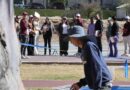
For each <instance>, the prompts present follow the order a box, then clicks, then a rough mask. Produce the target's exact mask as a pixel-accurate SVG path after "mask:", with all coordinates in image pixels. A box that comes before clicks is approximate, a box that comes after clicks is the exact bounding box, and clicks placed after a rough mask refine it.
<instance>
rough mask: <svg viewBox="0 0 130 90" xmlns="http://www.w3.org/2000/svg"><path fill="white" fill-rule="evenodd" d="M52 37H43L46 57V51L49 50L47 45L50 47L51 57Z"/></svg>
mask: <svg viewBox="0 0 130 90" xmlns="http://www.w3.org/2000/svg"><path fill="white" fill-rule="evenodd" d="M51 37H52V36H43V39H44V46H45V48H44V54H45V55H46V50H47V44H48V47H49V55H51Z"/></svg>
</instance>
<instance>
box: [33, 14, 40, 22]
mask: <svg viewBox="0 0 130 90" xmlns="http://www.w3.org/2000/svg"><path fill="white" fill-rule="evenodd" d="M34 19H35V20H36V21H39V19H40V14H39V13H38V12H35V13H34Z"/></svg>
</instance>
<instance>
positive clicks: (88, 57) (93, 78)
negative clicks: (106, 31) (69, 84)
mask: <svg viewBox="0 0 130 90" xmlns="http://www.w3.org/2000/svg"><path fill="white" fill-rule="evenodd" d="M82 60H83V61H86V63H85V64H84V72H85V78H83V79H81V80H80V81H79V82H78V85H79V87H81V86H85V85H88V86H89V88H90V89H94V90H98V89H99V88H101V87H103V86H105V84H106V83H107V82H109V81H111V80H112V77H111V74H110V72H109V70H108V68H107V65H106V62H105V60H104V58H103V56H102V54H101V52H100V50H99V48H98V47H97V45H96V44H94V43H93V42H92V41H90V40H88V41H86V43H85V45H84V48H83V49H82Z"/></svg>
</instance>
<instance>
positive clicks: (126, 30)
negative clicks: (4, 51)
mask: <svg viewBox="0 0 130 90" xmlns="http://www.w3.org/2000/svg"><path fill="white" fill-rule="evenodd" d="M125 19H126V23H125V24H124V27H123V35H122V36H123V41H124V54H123V55H127V45H128V47H129V54H130V17H129V16H126V18H125Z"/></svg>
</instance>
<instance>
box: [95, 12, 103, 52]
mask: <svg viewBox="0 0 130 90" xmlns="http://www.w3.org/2000/svg"><path fill="white" fill-rule="evenodd" d="M96 20H97V21H96V23H95V36H96V39H97V44H98V47H99V49H100V50H101V52H102V40H101V39H102V31H103V23H102V21H101V19H100V16H99V14H97V15H96Z"/></svg>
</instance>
